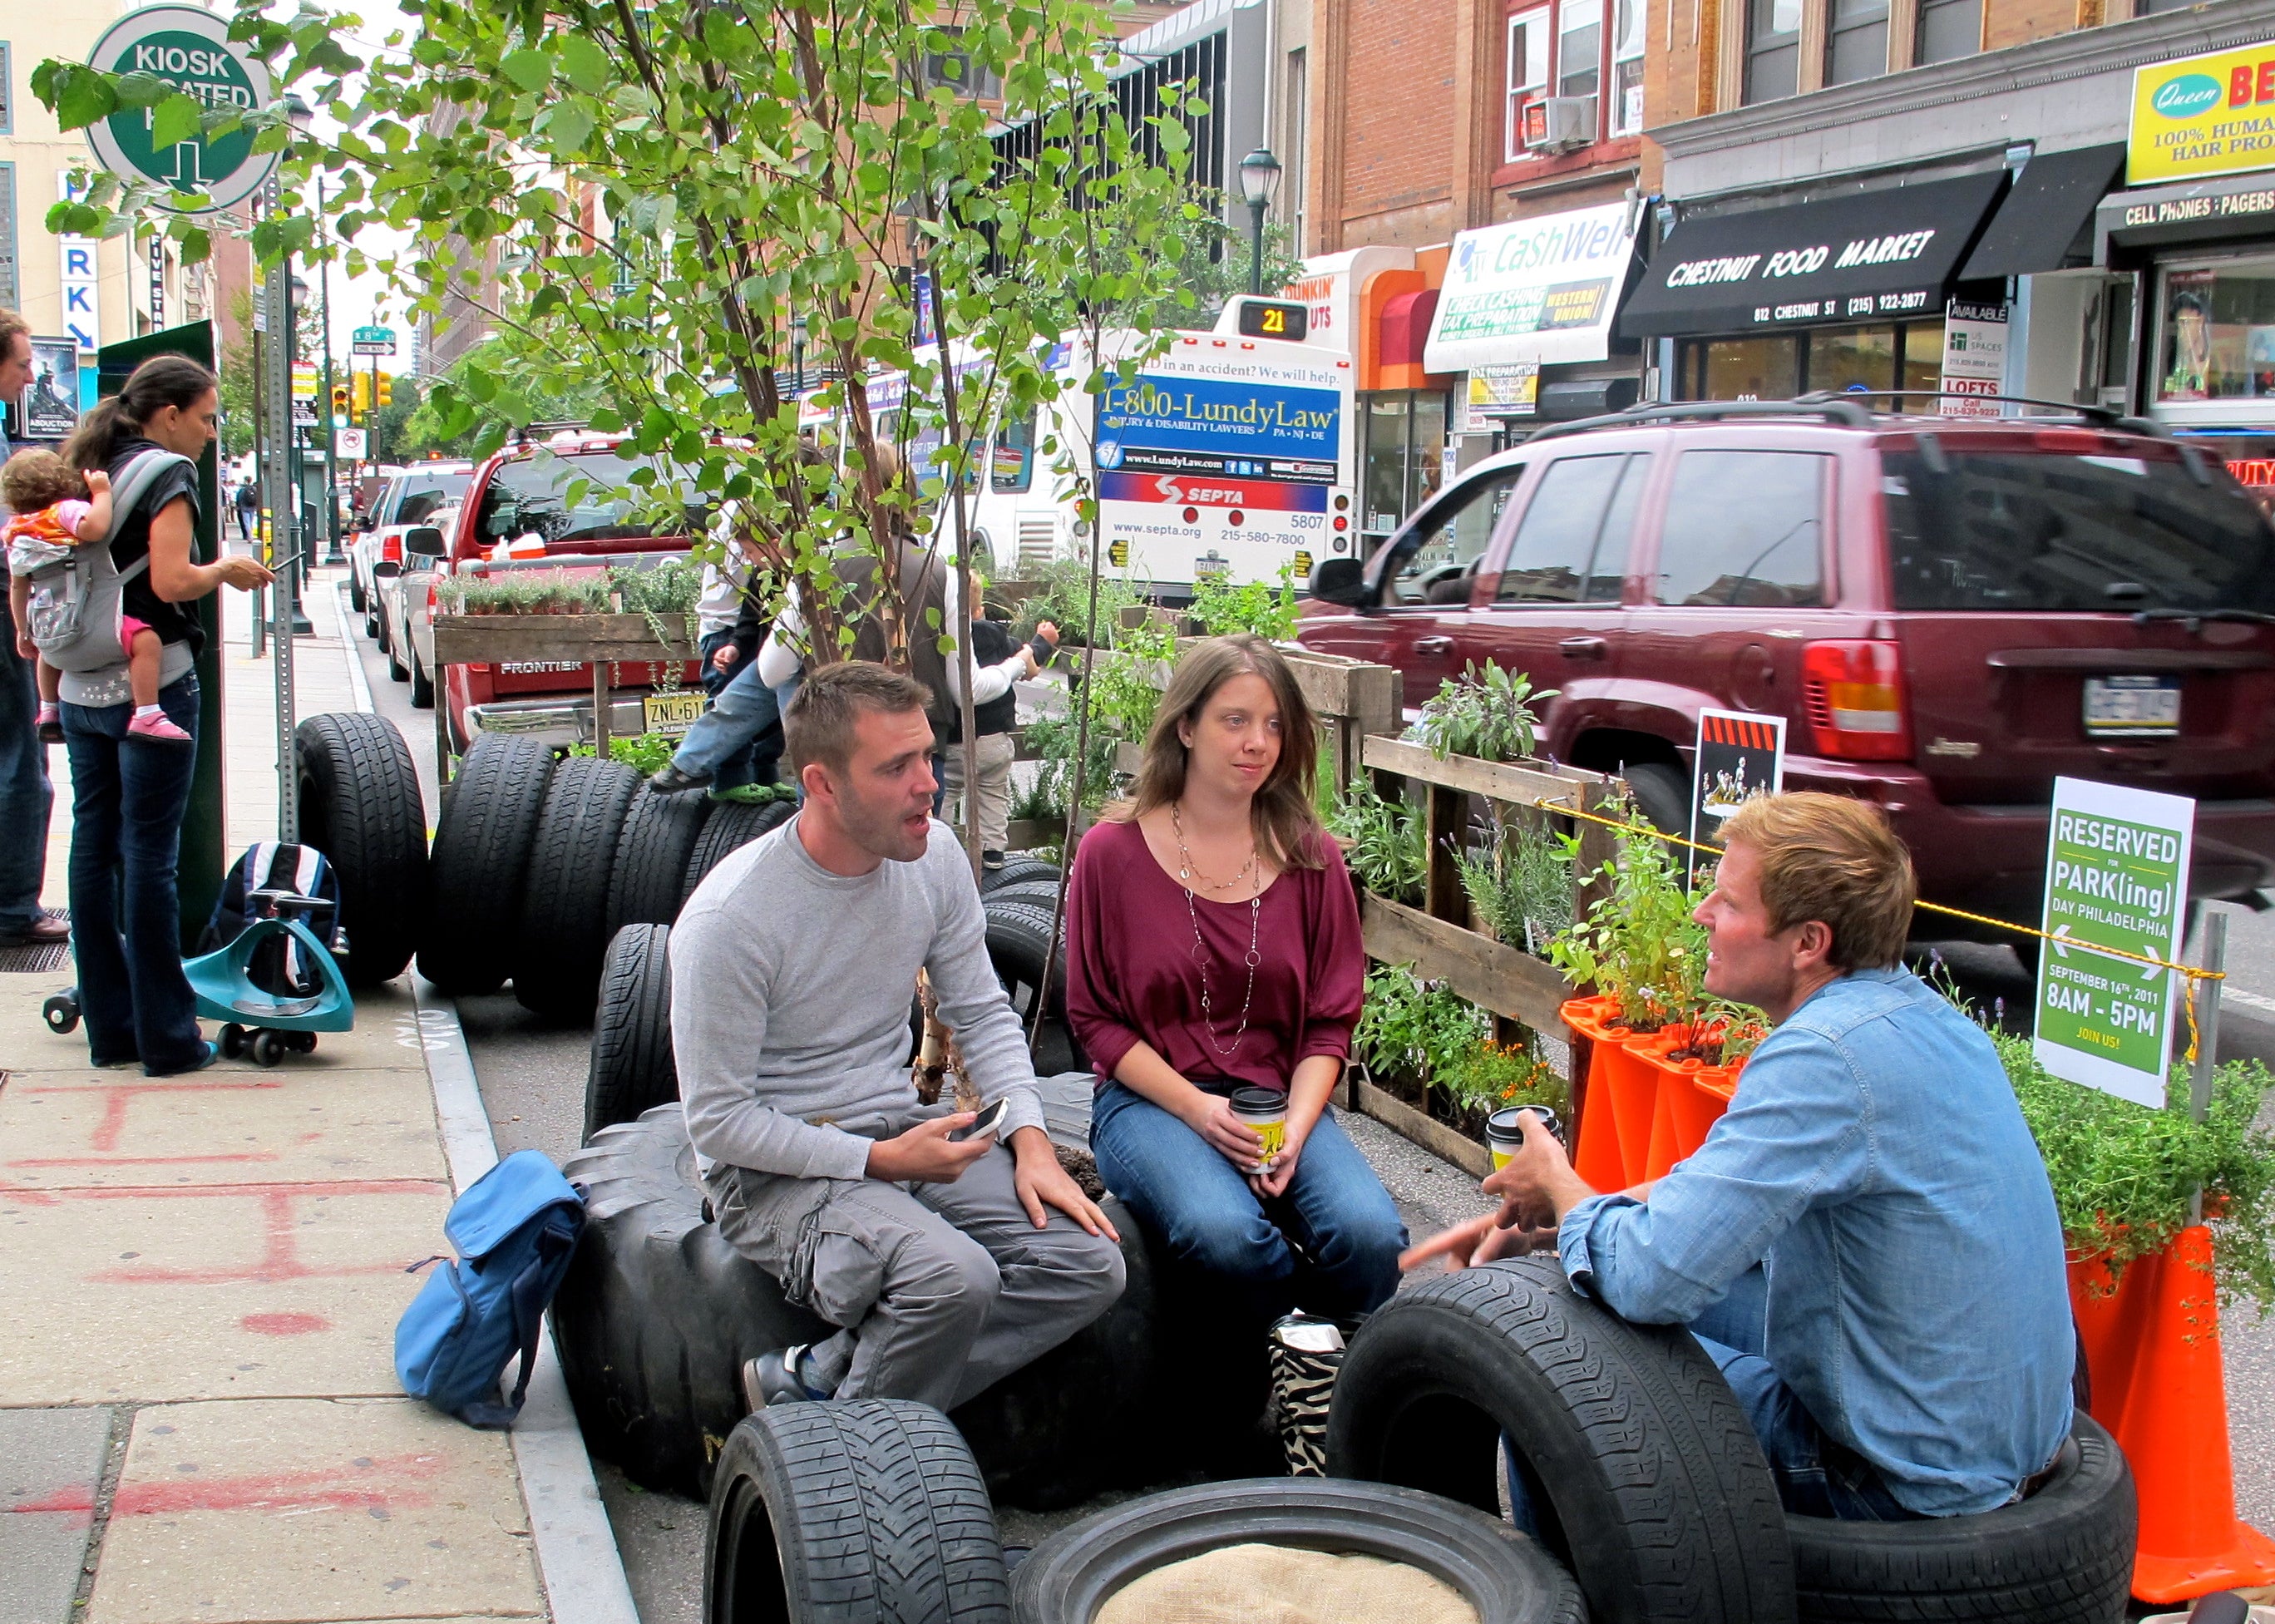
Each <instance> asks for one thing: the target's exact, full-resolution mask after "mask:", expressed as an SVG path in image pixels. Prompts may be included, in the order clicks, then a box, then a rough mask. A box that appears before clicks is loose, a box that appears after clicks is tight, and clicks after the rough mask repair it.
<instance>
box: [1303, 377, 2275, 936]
mask: <svg viewBox="0 0 2275 1624" xmlns="http://www.w3.org/2000/svg"><path fill="white" fill-rule="evenodd" d="M1311 590H1312V597H1311V600H1310V601H1309V602H1308V603H1307V605H1306V606H1305V619H1304V624H1303V628H1302V631H1301V633H1300V637H1301V640H1302V641H1303V642H1304V644H1305V645H1306V646H1309V647H1311V648H1315V649H1318V650H1320V651H1322V652H1324V653H1337V654H1348V655H1351V656H1354V657H1357V658H1359V659H1364V660H1371V661H1379V662H1380V663H1383V664H1386V665H1392V666H1395V667H1397V668H1399V669H1400V670H1401V671H1402V672H1403V673H1404V674H1405V679H1406V680H1405V698H1406V703H1407V705H1408V706H1409V707H1412V706H1417V705H1419V704H1420V703H1421V702H1422V701H1423V700H1424V699H1426V698H1428V697H1429V696H1430V695H1431V694H1432V693H1434V692H1435V691H1437V688H1438V684H1439V682H1440V679H1441V678H1444V677H1447V676H1456V675H1459V674H1460V673H1461V671H1462V670H1463V668H1464V667H1465V666H1467V665H1469V664H1470V663H1471V662H1473V661H1474V662H1478V663H1482V662H1484V661H1488V660H1491V661H1497V662H1498V663H1499V664H1500V666H1502V667H1503V668H1507V669H1510V670H1519V671H1524V672H1527V673H1529V674H1530V675H1531V677H1532V680H1533V682H1534V684H1535V685H1536V686H1538V687H1541V688H1553V689H1555V690H1556V691H1557V694H1556V697H1555V698H1553V699H1549V700H1548V701H1546V705H1545V706H1543V724H1544V727H1543V738H1542V741H1541V747H1542V749H1543V750H1544V751H1545V752H1547V753H1549V754H1551V755H1553V756H1554V757H1555V758H1556V759H1560V760H1562V761H1565V762H1568V763H1570V764H1572V765H1574V766H1578V767H1592V768H1597V769H1599V770H1603V771H1618V772H1623V773H1624V774H1626V776H1627V778H1628V780H1629V782H1630V783H1631V784H1632V785H1633V786H1634V788H1635V791H1636V797H1637V799H1638V800H1639V801H1640V802H1641V803H1642V805H1643V807H1644V811H1645V812H1647V813H1648V814H1649V815H1650V816H1651V818H1652V819H1653V820H1655V821H1656V822H1657V823H1658V824H1659V827H1662V828H1667V829H1669V830H1675V829H1679V828H1681V827H1683V826H1685V825H1686V824H1687V823H1688V822H1689V789H1688V785H1689V759H1690V755H1691V752H1692V746H1693V744H1694V741H1695V740H1696V738H1697V722H1698V714H1699V712H1700V710H1701V709H1702V708H1704V707H1708V706H1714V707H1720V708H1730V709H1737V710H1748V711H1757V712H1771V713H1775V714H1780V715H1782V716H1784V717H1785V718H1786V719H1787V723H1788V729H1787V750H1788V756H1787V761H1786V778H1785V782H1786V785H1787V787H1788V788H1789V789H1827V790H1833V791H1838V792H1840V793H1843V794H1849V795H1856V796H1862V797H1865V798H1866V799H1869V800H1871V801H1875V802H1877V803H1878V804H1880V805H1882V806H1884V807H1886V809H1887V811H1888V813H1889V816H1890V817H1891V819H1892V820H1893V822H1894V824H1895V827H1896V828H1897V830H1898V832H1899V833H1900V834H1901V835H1903V837H1904V838H1905V840H1906V841H1907V842H1908V843H1909V844H1910V847H1911V850H1912V853H1913V857H1914V859H1915V861H1916V863H1917V865H1918V869H1919V876H1920V882H1921V889H1922V894H1923V895H1924V896H1925V897H1926V898H1927V899H1928V900H1930V901H1933V902H1938V903H1946V904H1948V905H1951V906H1954V907H1960V908H1965V909H1969V910H1973V911H1976V912H1980V913H1987V914H1991V915H1993V916H1996V917H1998V918H2005V919H2009V920H2015V921H2021V922H2025V923H2036V921H2037V917H2038V910H2039V905H2040V895H2041V892H2042V889H2043V874H2044V850H2045V839H2046V819H2047V808H2048V805H2049V804H2050V802H2051V798H2052V787H2053V781H2054V779H2055V777H2056V776H2058V775H2067V776H2072V777H2079V778H2090V779H2098V780H2103V781H2105V782H2113V783H2123V784H2132V785H2137V786H2139V787H2141V788H2143V789H2159V790H2163V791H2165V792H2167V793H2170V794H2175V795H2183V796H2188V797H2194V798H2195V799H2196V803H2197V809H2196V855H2195V865H2194V870H2193V872H2192V874H2191V876H2190V882H2189V883H2190V888H2191V894H2192V895H2194V896H2195V897H2197V898H2204V897H2226V898H2234V899H2237V900H2241V901H2247V902H2251V903H2254V904H2255V905H2256V904H2257V895H2258V893H2259V890H2260V888H2262V887H2264V886H2267V885H2269V884H2270V883H2271V882H2275V531H2271V529H2270V527H2269V524H2268V521H2267V519H2266V517H2264V516H2263V515H2262V513H2261V512H2260V510H2259V509H2258V508H2257V507H2256V505H2255V504H2254V503H2253V502H2252V501H2251V500H2250V498H2249V496H2248V495H2246V494H2245V492H2244V490H2243V488H2242V487H2241V486H2240V485H2238V484H2237V483H2236V481H2235V480H2234V479H2233V477H2232V476H2231V475H2230V474H2229V473H2228V472H2226V469H2225V467H2224V466H2223V465H2221V463H2220V461H2219V459H2218V457H2217V456H2216V455H2214V454H2213V453H2211V452H2210V451H2207V450H2205V449H2202V448H2199V447H2197V446H2194V445H2191V444H2189V443H2188V442H2185V441H2180V440H2175V439H2173V438H2172V437H2169V436H2167V435H2165V434H2162V433H2161V432H2159V431H2158V430H2157V429H2155V428H2154V427H2153V426H2151V425H2149V424H2145V423H2141V422H2138V421H2135V420H2130V419H2119V418H2117V417H2116V416H2115V415H2114V414H2111V413H2104V412H2096V411H2093V410H2091V409H2081V410H2079V411H2077V412H2073V413H2071V414H2070V415H2068V416H2067V417H2066V418H2063V419H2048V418H2044V417H2026V418H2007V419H1995V418H1994V419H1967V418H1941V417H1922V416H1907V415H1893V414H1888V413H1883V412H1874V411H1871V410H1870V409H1869V408H1868V404H1867V403H1866V402H1865V401H1864V400H1862V399H1858V398H1856V397H1833V398H1829V399H1814V400H1808V401H1798V402H1780V403H1738V404H1692V405H1673V406H1657V407H1643V408H1638V409H1636V410H1635V411H1632V412H1624V413H1621V414H1620V415H1618V416H1616V417H1613V418H1599V419H1590V420H1588V421H1586V422H1583V423H1577V424H1572V425H1568V426H1562V427H1557V428H1552V429H1549V430H1547V431H1546V432H1544V433H1541V434H1536V435H1534V436H1533V437H1532V438H1531V440H1529V441H1528V442H1525V443H1524V444H1523V445H1521V446H1518V447H1516V448H1515V449H1511V450H1508V451H1504V452H1501V453H1500V454H1498V455H1496V456H1494V457H1491V458H1489V459H1488V460H1486V461H1485V462H1484V463H1481V464H1479V465H1477V466H1476V467H1474V468H1471V469H1470V470H1469V471H1468V472H1466V473H1464V474H1463V475H1462V476H1460V477H1459V478H1457V479H1455V480H1452V481H1450V482H1449V483H1448V484H1447V487H1446V488H1445V489H1444V490H1442V491H1440V493H1439V494H1438V495H1437V496H1436V497H1434V498H1433V499H1432V501H1431V502H1429V503H1428V504H1427V505H1426V506H1425V507H1424V508H1423V509H1421V510H1419V511H1418V512H1417V513H1416V514H1415V515H1414V517H1412V518H1411V519H1410V520H1409V521H1408V522H1407V524H1406V525H1405V526H1404V527H1403V528H1402V529H1401V530H1400V531H1399V532H1398V533H1396V534H1394V535H1393V536H1392V537H1391V538H1390V540H1388V541H1387V542H1386V543H1385V544H1384V545H1383V546H1382V547H1380V548H1378V549H1377V550H1376V551H1375V553H1374V554H1373V555H1372V556H1371V557H1370V558H1368V559H1367V560H1366V561H1365V562H1364V564H1362V563H1360V562H1359V561H1357V560H1356V559H1328V560H1326V561H1324V562H1322V563H1320V565H1319V568H1318V569H1317V570H1315V571H1314V572H1313V576H1312V582H1311ZM1433 599H1434V600H1436V601H1432V600H1433ZM1449 600H1450V601H1449ZM1942 924H1943V922H1942V921H1939V926H1940V925H1942ZM1939 934H1944V935H1949V936H1959V935H1962V934H1964V932H1963V931H1962V930H1961V929H1959V928H1956V926H1955V922H1954V928H1953V929H1951V930H1948V931H1944V930H1940V929H1939ZM1985 934H1986V935H1987V934H1991V933H1989V932H1988V931H1987V929H1986V930H1985Z"/></svg>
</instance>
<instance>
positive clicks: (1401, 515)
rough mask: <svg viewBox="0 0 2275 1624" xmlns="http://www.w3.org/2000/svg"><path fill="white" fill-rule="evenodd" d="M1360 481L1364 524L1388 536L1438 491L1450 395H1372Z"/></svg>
mask: <svg viewBox="0 0 2275 1624" xmlns="http://www.w3.org/2000/svg"><path fill="white" fill-rule="evenodd" d="M1362 398H1363V399H1364V400H1365V402H1366V449H1365V451H1364V455H1363V457H1362V463H1363V472H1362V475H1361V479H1360V485H1361V488H1362V491H1363V493H1364V509H1363V514H1362V517H1363V519H1364V524H1363V525H1362V529H1363V530H1364V533H1365V534H1367V535H1369V536H1387V535H1388V534H1389V533H1391V532H1392V531H1394V530H1395V529H1397V528H1398V526H1399V525H1400V524H1401V523H1402V521H1403V520H1404V519H1405V517H1406V516H1407V515H1408V514H1410V513H1411V512H1413V511H1414V510H1415V509H1417V508H1418V507H1420V506H1421V505H1422V504H1423V503H1424V502H1427V501H1428V500H1429V499H1430V498H1431V497H1432V496H1433V495H1437V492H1438V485H1439V481H1440V479H1441V478H1442V477H1443V474H1444V470H1445V458H1446V397H1444V396H1443V395H1438V394H1423V393H1419V392H1415V391H1399V392H1396V393H1389V394H1380V395H1368V396H1364V397H1362Z"/></svg>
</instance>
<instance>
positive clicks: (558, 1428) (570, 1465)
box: [334, 583, 639, 1624]
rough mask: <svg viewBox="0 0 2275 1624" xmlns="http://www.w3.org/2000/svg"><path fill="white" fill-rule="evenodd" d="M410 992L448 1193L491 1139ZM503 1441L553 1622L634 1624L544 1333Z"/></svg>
mask: <svg viewBox="0 0 2275 1624" xmlns="http://www.w3.org/2000/svg"><path fill="white" fill-rule="evenodd" d="M334 589H335V590H337V583H334ZM411 986H412V993H413V995H414V996H415V997H416V998H417V999H418V1002H419V1039H420V1041H421V1044H422V1046H423V1047H424V1049H425V1053H426V1057H427V1079H428V1081H429V1083H430V1084H432V1085H433V1087H434V1091H435V1116H436V1118H437V1119H438V1120H439V1121H440V1122H441V1124H442V1152H443V1155H444V1156H445V1157H446V1158H447V1159H449V1161H450V1184H451V1188H452V1189H453V1190H465V1188H466V1186H467V1185H469V1184H471V1183H472V1182H474V1181H475V1180H476V1179H478V1178H480V1177H481V1175H483V1174H485V1173H488V1171H489V1170H490V1169H491V1168H492V1167H495V1166H496V1165H497V1159H498V1154H497V1142H496V1140H495V1138H493V1137H491V1134H490V1119H489V1116H488V1113H487V1112H485V1111H484V1110H483V1108H482V1092H481V1085H480V1083H479V1082H477V1081H476V1079H475V1076H474V1061H473V1056H472V1055H471V1054H468V1053H467V1050H466V1038H465V1032H464V1031H461V1030H460V1029H459V1026H458V1011H457V1005H456V1004H455V1003H453V1002H452V1001H450V999H448V998H446V997H444V996H443V995H442V993H439V992H437V991H436V990H435V986H434V984H433V983H432V982H430V981H428V980H427V978H426V977H424V976H421V975H418V974H416V973H414V974H413V975H412V978H411ZM549 1318H550V1317H549V1316H548V1321H549ZM507 1436H508V1437H509V1438H510V1439H512V1441H513V1459H514V1465H515V1467H516V1469H517V1470H518V1474H519V1476H520V1478H521V1493H522V1500H523V1502H524V1504H525V1506H526V1507H528V1510H529V1530H530V1534H531V1537H532V1538H533V1542H534V1544H535V1545H536V1548H537V1571H538V1576H539V1578H540V1581H541V1582H543V1584H544V1586H545V1604H546V1609H547V1611H548V1613H550V1614H551V1615H552V1620H553V1624H639V1611H638V1610H637V1609H636V1608H635V1607H634V1606H633V1605H632V1592H631V1584H630V1582H628V1581H627V1580H626V1579H625V1577H624V1557H623V1555H622V1553H621V1552H618V1551H617V1549H616V1530H614V1529H613V1528H612V1527H611V1526H610V1525H609V1522H608V1507H605V1506H603V1505H602V1504H601V1491H600V1486H599V1485H598V1484H595V1483H594V1482H593V1462H592V1458H591V1457H590V1456H589V1455H587V1454H586V1452H585V1435H584V1433H583V1432H582V1431H580V1430H579V1429H578V1425H577V1412H576V1410H575V1409H573V1408H572V1407H571V1404H570V1402H569V1387H568V1384H567V1383H566V1382H565V1381H563V1379H562V1376H561V1361H560V1358H559V1356H557V1355H556V1353H555V1352H554V1348H553V1339H552V1338H551V1337H549V1336H548V1337H543V1338H540V1340H539V1341H538V1344H537V1368H536V1370H535V1371H533V1372H532V1373H531V1375H530V1379H529V1397H528V1401H527V1402H526V1404H525V1406H524V1407H523V1409H522V1412H521V1415H520V1417H519V1418H518V1420H516V1421H515V1423H514V1425H513V1430H512V1431H510V1432H509V1433H508V1434H507Z"/></svg>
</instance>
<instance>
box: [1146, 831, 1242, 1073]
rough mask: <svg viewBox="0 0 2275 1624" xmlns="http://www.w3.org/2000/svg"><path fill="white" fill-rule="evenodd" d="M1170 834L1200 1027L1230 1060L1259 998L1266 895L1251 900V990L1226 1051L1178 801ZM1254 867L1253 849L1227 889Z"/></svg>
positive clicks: (1238, 1048)
mask: <svg viewBox="0 0 2275 1624" xmlns="http://www.w3.org/2000/svg"><path fill="white" fill-rule="evenodd" d="M1169 830H1170V834H1171V835H1173V836H1174V837H1175V840H1176V842H1177V878H1178V879H1179V880H1181V881H1183V891H1184V893H1185V917H1186V918H1187V919H1189V920H1190V921H1191V923H1192V927H1193V946H1192V961H1193V968H1194V969H1195V970H1197V971H1199V972H1200V978H1201V1026H1202V1029H1203V1030H1204V1031H1206V1032H1207V1033H1208V1040H1209V1047H1211V1048H1213V1049H1214V1050H1215V1051H1216V1052H1217V1054H1218V1056H1219V1058H1221V1059H1223V1060H1230V1059H1231V1058H1232V1057H1233V1056H1234V1055H1236V1054H1239V1053H1240V1040H1241V1039H1243V1038H1244V1037H1246V1036H1247V1035H1248V1007H1249V1005H1250V1003H1251V1002H1252V1001H1254V999H1255V997H1256V966H1257V964H1258V963H1259V962H1260V961H1261V959H1262V955H1261V954H1259V953H1258V952H1257V950H1256V942H1257V926H1258V920H1259V919H1260V918H1262V916H1263V912H1264V892H1263V889H1262V888H1260V887H1259V888H1257V889H1256V890H1254V891H1252V892H1251V894H1250V895H1249V898H1248V957H1247V961H1246V962H1247V964H1248V990H1247V991H1246V992H1245V993H1242V994H1241V999H1240V1026H1239V1029H1238V1030H1237V1031H1235V1032H1234V1033H1233V1034H1232V1046H1231V1047H1230V1048H1226V1047H1225V1046H1223V1045H1222V1044H1221V1043H1219V1042H1218V1041H1217V1040H1216V1017H1215V1016H1214V1014H1213V1012H1212V1010H1211V1009H1210V1008H1209V980H1208V948H1207V947H1206V945H1205V944H1204V943H1203V942H1202V940H1201V916H1200V910H1198V908H1195V907H1194V906H1193V879H1194V876H1195V874H1196V873H1198V870H1197V869H1196V868H1195V867H1194V866H1193V854H1192V853H1191V852H1190V850H1186V847H1185V825H1184V820H1183V818H1181V817H1179V816H1178V805H1177V803H1176V802H1175V801H1172V802H1170V803H1169ZM1255 867H1256V852H1255V851H1254V850H1253V849H1251V850H1250V851H1249V854H1248V861H1247V862H1245V863H1243V864H1242V865H1241V868H1240V872H1239V873H1237V874H1236V875H1234V876H1233V878H1232V879H1231V880H1228V881H1227V882H1226V888H1231V887H1232V886H1235V885H1237V884H1239V883H1240V881H1241V880H1243V879H1245V878H1247V877H1248V875H1249V874H1250V873H1251V872H1252V871H1253V870H1254V869H1255ZM1203 883H1204V884H1206V883H1207V881H1206V880H1204V881H1203Z"/></svg>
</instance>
